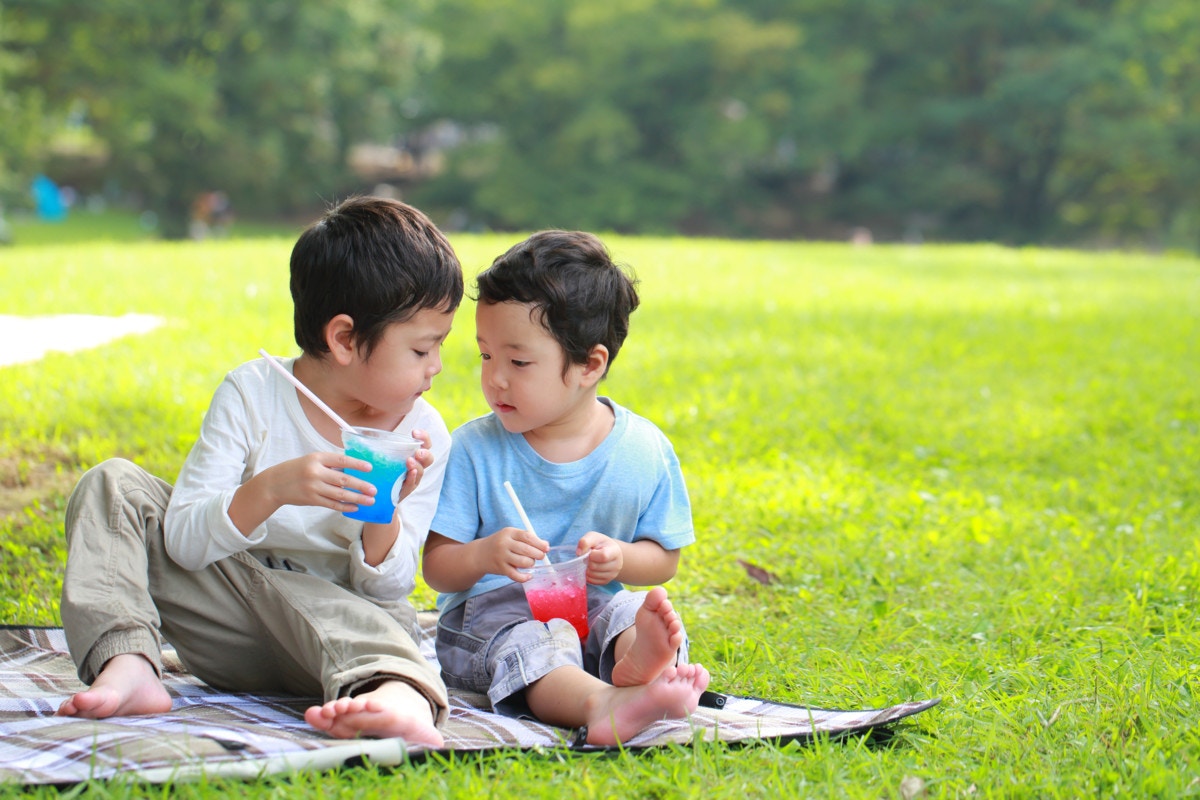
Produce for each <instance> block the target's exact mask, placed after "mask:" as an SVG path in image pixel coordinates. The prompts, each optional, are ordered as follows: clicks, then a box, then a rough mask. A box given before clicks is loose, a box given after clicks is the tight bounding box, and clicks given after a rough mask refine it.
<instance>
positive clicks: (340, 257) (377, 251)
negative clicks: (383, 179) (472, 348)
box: [291, 197, 463, 358]
mask: <svg viewBox="0 0 1200 800" xmlns="http://www.w3.org/2000/svg"><path fill="white" fill-rule="evenodd" d="M291 290H292V303H293V305H294V309H295V317H294V319H295V323H294V324H295V336H296V344H298V345H300V349H301V350H303V351H304V352H305V353H307V354H309V355H313V356H318V357H320V356H322V355H324V354H325V353H328V352H329V346H328V345H327V344H326V343H325V334H324V330H325V325H326V324H327V323H328V322H329V320H331V319H333V318H334V317H336V316H337V315H338V314H346V315H348V316H349V317H350V318H351V319H353V320H354V339H355V346H356V347H358V348H360V349H361V350H362V352H363V354H364V357H365V358H370V355H371V352H372V351H373V350H374V349H375V346H376V345H377V344H378V343H379V340H380V339H382V338H383V335H384V333H385V332H386V331H387V327H388V326H389V325H391V324H392V323H395V322H404V321H406V320H409V319H411V318H412V317H413V316H414V315H415V314H416V313H417V312H418V311H421V310H423V309H427V308H433V309H445V310H446V311H454V310H455V309H457V308H458V305H459V303H461V302H462V297H463V276H462V266H461V265H460V264H459V262H458V256H456V255H455V254H454V249H453V248H452V247H451V246H450V243H449V242H448V241H446V237H445V236H443V235H442V232H441V231H439V230H438V229H437V226H435V225H434V224H433V223H432V222H431V221H430V220H429V218H428V217H427V216H425V214H423V213H422V212H421V211H419V210H418V209H416V208H413V207H412V206H410V205H407V204H405V203H402V202H400V201H399V200H390V199H388V198H384V197H351V198H348V199H346V200H343V201H342V202H340V203H338V204H336V205H334V206H333V207H332V208H330V209H329V210H328V211H326V212H325V214H324V215H323V216H322V217H321V218H320V219H319V220H317V221H316V222H314V223H313V224H312V225H310V226H309V227H308V228H307V229H306V230H305V231H304V233H302V234H300V238H299V239H298V240H297V241H296V245H295V247H293V248H292V258H291Z"/></svg>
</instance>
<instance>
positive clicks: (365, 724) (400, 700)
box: [304, 681, 445, 747]
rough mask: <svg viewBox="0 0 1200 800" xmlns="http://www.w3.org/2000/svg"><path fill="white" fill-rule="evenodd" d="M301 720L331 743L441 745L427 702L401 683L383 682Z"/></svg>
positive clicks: (315, 708)
mask: <svg viewBox="0 0 1200 800" xmlns="http://www.w3.org/2000/svg"><path fill="white" fill-rule="evenodd" d="M304 719H305V720H307V721H308V724H309V725H312V726H313V727H314V728H316V729H317V730H319V731H324V732H325V733H327V734H329V735H330V736H332V737H334V738H335V739H355V738H358V737H359V736H373V737H376V738H379V739H386V738H389V737H392V736H399V737H400V738H402V739H404V740H405V741H406V742H409V743H410V744H422V745H428V746H429V747H441V746H442V745H443V744H445V739H443V738H442V734H441V733H439V732H438V729H437V728H436V727H434V725H433V716H432V714H431V713H430V710H429V701H428V700H426V699H425V696H424V695H422V694H421V693H420V692H418V691H417V690H416V689H414V688H413V687H412V686H409V685H408V684H407V683H405V682H403V681H385V682H383V683H382V684H380V685H379V686H378V687H376V688H374V689H372V690H371V691H369V692H364V693H363V694H360V695H355V696H354V697H339V698H338V699H337V700H331V701H330V702H328V703H326V704H325V705H323V706H312V707H311V708H309V709H308V710H307V711H305V712H304Z"/></svg>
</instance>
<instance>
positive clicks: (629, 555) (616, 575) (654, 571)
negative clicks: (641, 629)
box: [575, 531, 680, 586]
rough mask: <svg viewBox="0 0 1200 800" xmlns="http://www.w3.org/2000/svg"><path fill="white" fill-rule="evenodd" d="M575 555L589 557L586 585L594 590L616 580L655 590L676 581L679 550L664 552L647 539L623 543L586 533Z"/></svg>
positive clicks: (664, 550)
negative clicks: (653, 587)
mask: <svg viewBox="0 0 1200 800" xmlns="http://www.w3.org/2000/svg"><path fill="white" fill-rule="evenodd" d="M575 552H576V553H578V554H580V555H583V554H584V553H588V567H587V582H588V583H590V584H593V585H596V586H603V585H604V584H606V583H608V582H610V581H614V580H618V581H620V582H621V583H625V584H630V585H632V586H657V585H658V584H661V583H666V582H667V581H669V580H671V578H674V577H675V572H676V570H677V569H678V568H679V554H680V551H679V550H667V549H664V548H663V546H662V545H660V544H659V543H658V542H655V541H653V540H650V539H639V540H638V541H636V542H622V541H618V540H616V539H613V538H612V537H611V536H605V535H604V534H603V533H597V532H596V531H589V532H588V533H585V534H584V535H583V536H581V537H580V539H579V544H578V546H577V547H576V549H575Z"/></svg>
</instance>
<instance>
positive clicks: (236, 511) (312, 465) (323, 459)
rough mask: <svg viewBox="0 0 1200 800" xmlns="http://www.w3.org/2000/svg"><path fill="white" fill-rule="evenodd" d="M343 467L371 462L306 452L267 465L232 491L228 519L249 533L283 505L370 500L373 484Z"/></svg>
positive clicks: (351, 504)
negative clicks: (302, 454) (356, 476)
mask: <svg viewBox="0 0 1200 800" xmlns="http://www.w3.org/2000/svg"><path fill="white" fill-rule="evenodd" d="M344 469H357V470H366V469H370V464H368V463H367V462H365V461H362V460H360V459H357V458H351V457H349V456H346V455H343V454H341V453H309V454H308V455H305V456H301V457H300V458H294V459H292V460H290V461H284V462H281V463H279V464H276V465H275V466H273V467H268V468H267V469H265V470H263V471H262V472H260V473H258V474H257V475H255V476H254V477H252V478H250V480H248V481H246V482H245V483H243V484H242V485H241V486H239V487H238V488H237V489H236V491H234V494H233V500H232V501H230V503H229V511H228V513H229V519H230V520H231V521H232V522H233V524H234V525H235V526H236V527H237V529H238V530H239V531H241V532H242V534H243V535H244V536H249V535H250V534H251V533H253V531H254V530H255V529H256V528H257V527H258V526H259V525H262V524H263V523H264V522H266V521H267V518H268V517H270V516H271V515H272V514H274V513H275V512H276V511H278V510H279V509H280V508H282V507H283V506H286V505H293V506H322V507H324V508H331V509H333V510H334V511H353V510H354V509H355V508H357V506H358V504H359V502H360V501H362V500H363V496H362V494H358V493H357V492H362V493H363V494H366V495H369V496H370V497H371V498H372V500H371V501H370V502H371V503H373V502H374V499H373V498H374V495H375V487H374V486H372V485H371V484H369V483H367V482H366V481H364V480H362V479H360V478H355V477H354V476H352V475H347V474H346V473H344V472H342V471H341V470H344ZM405 482H406V483H407V479H406V481H405ZM355 490H357V491H355ZM369 504H370V503H364V505H369Z"/></svg>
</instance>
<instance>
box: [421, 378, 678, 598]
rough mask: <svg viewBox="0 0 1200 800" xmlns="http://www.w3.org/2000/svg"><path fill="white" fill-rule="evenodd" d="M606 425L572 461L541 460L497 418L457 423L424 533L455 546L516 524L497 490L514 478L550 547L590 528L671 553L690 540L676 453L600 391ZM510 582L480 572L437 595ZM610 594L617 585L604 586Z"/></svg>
mask: <svg viewBox="0 0 1200 800" xmlns="http://www.w3.org/2000/svg"><path fill="white" fill-rule="evenodd" d="M600 401H601V402H603V403H605V404H606V405H608V406H609V407H610V408H612V410H613V414H614V416H615V419H614V423H613V428H612V430H611V431H610V432H609V434H608V436H607V437H606V438H605V439H604V441H603V442H601V443H600V446H599V447H597V448H596V449H595V450H593V451H592V452H591V453H588V454H587V455H586V456H584V457H583V458H581V459H580V460H578V461H572V462H570V463H566V464H556V463H554V462H551V461H547V460H546V459H544V458H542V457H541V456H540V455H538V454H537V452H536V451H535V450H534V449H533V448H532V447H530V445H529V443H528V442H526V441H525V437H524V436H523V435H521V434H519V433H509V432H508V431H506V430H504V426H503V425H501V424H500V420H499V419H497V418H496V415H495V414H488V415H486V416H483V417H479V418H477V419H473V420H471V421H470V422H467V423H464V424H463V425H462V426H461V427H459V428H458V429H457V430H456V431H454V433H453V441H454V444H453V446H452V447H451V448H450V458H449V461H448V462H447V464H446V477H445V478H444V479H443V481H442V494H441V498H440V499H439V500H438V509H437V513H436V514H435V515H434V518H433V524H432V525H431V526H430V529H431V530H433V531H435V532H437V533H439V534H441V535H442V536H445V537H446V538H448V539H453V540H454V541H456V542H464V543H466V542H470V541H473V540H475V539H479V538H482V537H484V536H490V535H491V534H493V533H495V532H496V531H498V530H500V529H501V528H505V527H510V526H511V527H514V528H520V527H523V523H522V522H521V517H520V515H519V514H518V513H517V509H516V507H515V506H514V505H513V502H512V499H511V498H510V497H509V496H508V492H507V490H505V488H504V482H505V481H509V482H511V483H512V486H513V489H514V490H515V491H516V494H517V497H519V498H521V505H522V506H524V508H525V513H526V514H527V515H528V516H529V521H530V523H531V524H532V525H533V528H534V530H535V531H537V535H538V536H540V537H541V538H542V539H545V540H546V541H548V542H550V544H551V545H558V544H568V545H573V544H575V543H577V542H578V541H579V539H580V538H581V537H582V536H583V535H584V534H585V533H587V532H588V531H598V532H599V533H603V534H605V535H607V536H611V537H612V538H614V539H619V540H621V541H625V542H634V541H638V540H639V539H650V540H652V541H655V542H658V543H659V544H660V545H662V547H663V548H664V549H667V550H678V549H679V548H681V547H684V546H685V545H689V544H691V543H692V542H694V541H695V540H696V536H695V533H694V531H693V529H692V508H691V503H690V502H689V501H688V494H687V487H686V486H685V485H684V482H683V473H682V472H681V471H680V469H679V459H678V458H676V457H675V449H674V448H673V447H672V446H671V442H670V441H669V440H668V439H667V437H666V436H664V435H663V433H662V431H660V430H659V429H658V428H657V427H655V425H654V423H652V422H650V421H649V420H647V419H645V418H643V417H639V416H638V415H637V414H634V413H633V412H631V411H628V410H626V409H624V408H622V407H621V406H619V405H617V404H616V403H614V402H613V401H612V400H610V399H608V398H606V397H602V398H600ZM509 583H511V581H510V579H508V578H506V577H504V576H503V575H485V576H484V577H483V579H482V580H481V581H479V582H478V583H476V584H475V585H474V586H473V587H471V589H470V590H468V591H466V592H454V593H452V594H440V595H438V600H437V606H438V610H439V611H441V612H442V613H445V612H446V611H448V610H450V609H452V608H455V607H456V606H458V605H460V604H462V603H464V602H466V600H467V598H468V597H474V596H475V595H479V594H483V593H484V592H489V591H491V590H493V589H497V588H500V587H501V586H505V585H507V584H509ZM602 588H604V589H606V590H607V591H610V592H613V593H615V592H617V591H618V590H619V589H621V588H622V587H621V584H620V583H618V582H617V581H613V582H612V583H609V584H608V585H607V586H605V587H602Z"/></svg>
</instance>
